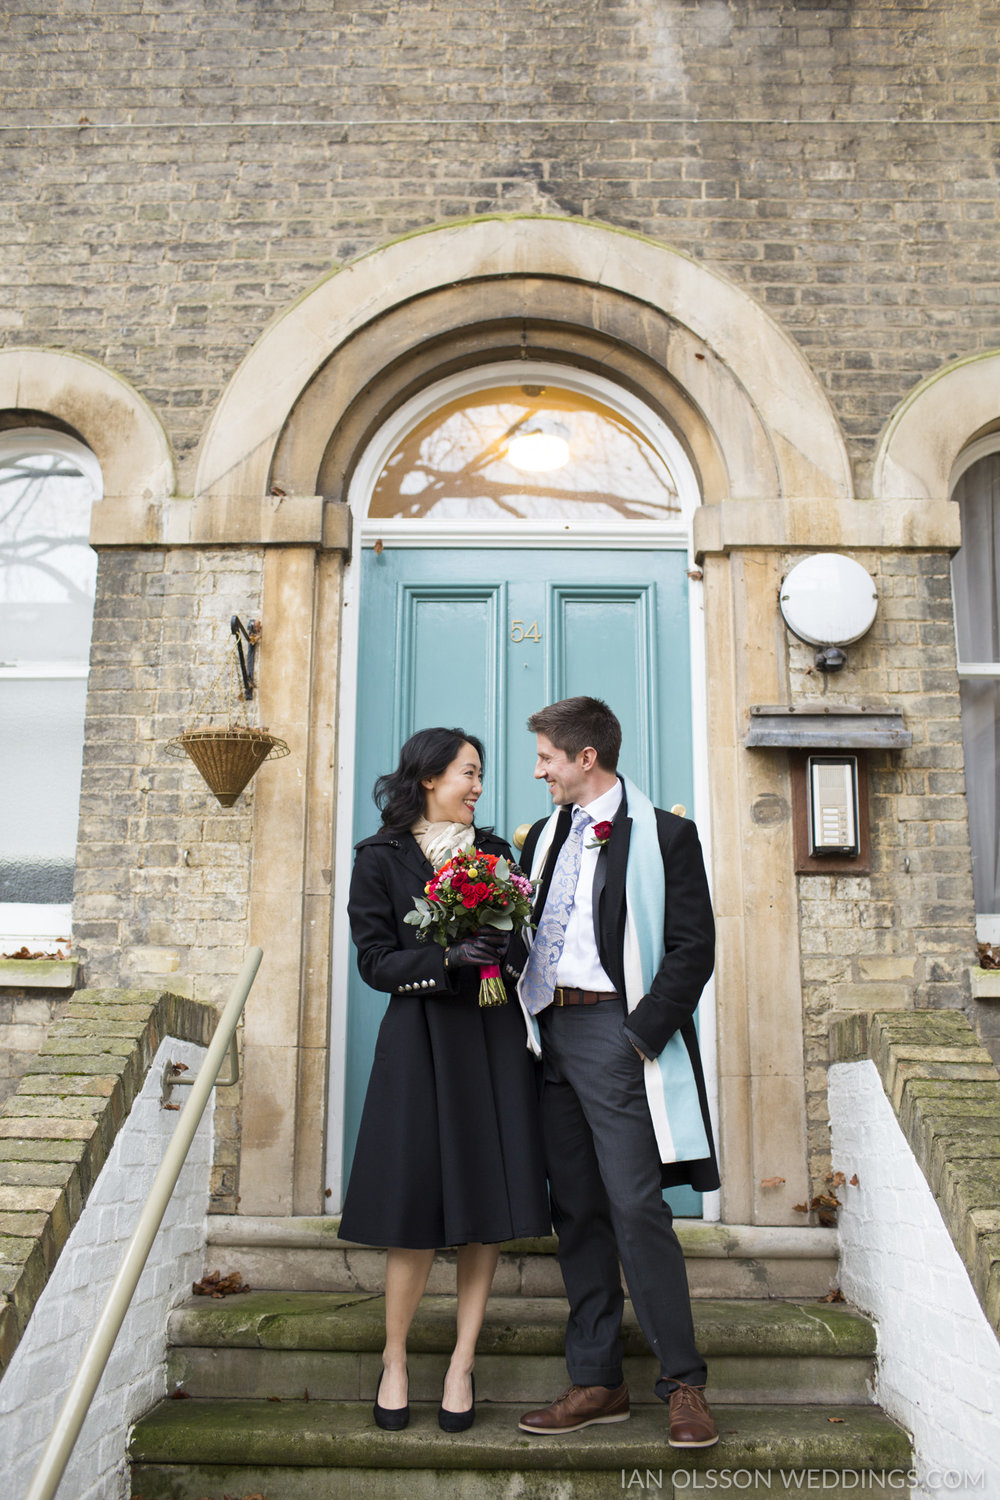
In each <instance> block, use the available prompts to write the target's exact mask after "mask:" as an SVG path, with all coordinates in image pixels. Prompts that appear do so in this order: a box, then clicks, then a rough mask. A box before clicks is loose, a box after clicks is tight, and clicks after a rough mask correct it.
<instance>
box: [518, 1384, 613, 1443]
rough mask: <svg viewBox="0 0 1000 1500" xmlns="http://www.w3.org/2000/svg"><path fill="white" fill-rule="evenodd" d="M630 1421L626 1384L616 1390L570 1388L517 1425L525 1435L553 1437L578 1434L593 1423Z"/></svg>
mask: <svg viewBox="0 0 1000 1500" xmlns="http://www.w3.org/2000/svg"><path fill="white" fill-rule="evenodd" d="M628 1418H629V1409H628V1386H627V1385H625V1383H624V1382H623V1383H622V1384H621V1385H620V1386H619V1387H618V1389H617V1390H614V1391H609V1390H608V1388H607V1386H603V1385H571V1386H570V1388H569V1390H568V1391H563V1393H562V1395H561V1396H557V1397H556V1399H555V1400H554V1401H553V1402H552V1405H551V1406H543V1407H542V1408H541V1410H540V1411H529V1412H525V1414H524V1416H523V1417H522V1418H521V1420H520V1422H518V1424H517V1425H518V1427H519V1428H520V1429H521V1431H522V1432H535V1433H538V1434H539V1436H550V1435H551V1434H552V1433H557V1432H577V1431H579V1429H580V1428H581V1427H589V1426H590V1425H591V1424H592V1423H594V1422H627V1421H628Z"/></svg>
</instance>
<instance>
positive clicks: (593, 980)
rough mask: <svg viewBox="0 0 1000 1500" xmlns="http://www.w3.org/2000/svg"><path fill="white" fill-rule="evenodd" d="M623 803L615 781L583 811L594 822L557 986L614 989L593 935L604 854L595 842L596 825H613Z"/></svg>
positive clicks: (588, 834)
mask: <svg viewBox="0 0 1000 1500" xmlns="http://www.w3.org/2000/svg"><path fill="white" fill-rule="evenodd" d="M621 800H622V784H621V782H620V781H618V780H617V779H616V781H615V784H614V786H613V787H609V789H608V790H607V791H606V792H602V793H601V795H600V796H599V797H596V798H595V799H594V801H593V802H588V803H587V805H586V807H585V808H584V809H583V810H584V812H585V813H587V814H588V815H589V816H590V817H591V818H592V819H593V821H592V822H591V823H590V824H588V826H587V828H586V830H585V832H584V835H583V849H582V850H581V853H580V874H579V876H578V877H577V882H576V895H575V897H574V898H573V909H572V911H571V912H570V914H569V922H568V923H567V924H566V937H565V941H564V943H563V951H562V957H561V958H560V960H559V965H558V967H557V969H556V984H559V985H564V986H566V987H567V988H569V989H579V990H613V989H614V985H613V983H612V982H611V980H610V979H609V978H608V976H607V974H606V973H605V972H604V968H603V966H602V964H601V960H600V955H599V954H598V952H597V938H596V936H595V934H594V875H595V874H596V872H597V857H598V855H599V854H600V852H601V851H600V848H599V847H598V846H597V844H596V842H595V839H594V824H595V823H610V822H611V820H612V818H613V817H614V815H615V813H616V812H617V811H618V809H619V807H620V806H621Z"/></svg>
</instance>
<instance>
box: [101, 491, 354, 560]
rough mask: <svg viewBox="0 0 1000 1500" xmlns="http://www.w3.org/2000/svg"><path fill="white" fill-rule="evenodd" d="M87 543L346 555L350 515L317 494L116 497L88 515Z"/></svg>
mask: <svg viewBox="0 0 1000 1500" xmlns="http://www.w3.org/2000/svg"><path fill="white" fill-rule="evenodd" d="M90 544H91V546H92V547H96V548H98V549H100V548H104V547H302V546H306V547H308V546H312V547H316V548H317V549H319V550H322V551H341V552H346V551H347V550H348V547H349V545H350V512H349V511H348V508H347V506H346V505H343V504H341V503H340V502H338V501H333V500H325V499H324V497H323V496H322V495H230V496H227V497H226V499H225V500H208V499H205V498H199V497H195V498H194V499H190V498H177V497H175V498H172V499H169V500H164V501H162V502H153V501H149V500H145V499H132V498H131V497H128V496H123V495H116V496H111V497H108V498H106V499H104V500H100V501H98V502H97V504H96V505H95V506H94V508H93V511H92V513H91V524H90Z"/></svg>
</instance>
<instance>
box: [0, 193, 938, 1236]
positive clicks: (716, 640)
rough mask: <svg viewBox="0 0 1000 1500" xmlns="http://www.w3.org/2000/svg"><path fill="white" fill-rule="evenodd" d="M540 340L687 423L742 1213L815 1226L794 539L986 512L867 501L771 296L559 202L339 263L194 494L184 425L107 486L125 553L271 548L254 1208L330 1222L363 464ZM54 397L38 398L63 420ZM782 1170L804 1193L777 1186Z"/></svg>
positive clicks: (252, 1124)
mask: <svg viewBox="0 0 1000 1500" xmlns="http://www.w3.org/2000/svg"><path fill="white" fill-rule="evenodd" d="M522 349H527V350H528V351H529V353H530V355H531V357H533V358H539V359H549V360H554V361H557V362H559V361H561V362H563V363H567V364H577V365H584V366H587V367H590V368H593V369H597V370H600V371H601V372H603V373H605V374H607V375H608V376H609V377H610V378H613V379H616V380H618V381H620V382H621V383H622V384H623V385H627V386H631V387H632V388H633V389H634V390H635V391H636V392H637V393H639V394H640V395H641V396H642V398H643V399H644V400H645V401H647V402H648V403H649V404H650V405H652V406H653V407H654V408H655V409H657V410H658V411H659V412H660V414H661V415H662V416H663V419H664V420H665V421H667V422H668V423H669V424H670V426H671V427H672V428H673V430H674V432H675V433H676V434H677V436H678V437H679V439H680V440H681V442H682V443H683V444H684V446H685V448H686V450H687V453H688V456H689V458H690V460H691V463H692V465H693V467H694V469H695V472H696V474H697V475H698V479H699V484H700V487H701V492H702V501H703V503H702V506H701V508H700V509H699V511H698V512H697V513H696V516H695V523H694V541H695V549H696V555H697V557H698V560H699V562H700V565H701V567H702V568H703V571H704V584H705V609H706V652H707V655H706V675H707V695H708V704H709V736H708V738H709V768H708V779H709V784H710V788H711V829H712V852H713V858H712V865H713V869H714V893H715V901H716V910H717V916H718V924H719V939H720V941H719V966H718V971H717V993H718V1056H719V1094H720V1150H721V1155H722V1160H723V1171H724V1188H723V1200H722V1217H723V1220H724V1221H726V1222H728V1223H743V1224H761V1225H766V1224H779V1225H780V1224H789V1223H799V1224H801V1218H800V1217H797V1216H796V1215H795V1213H794V1209H793V1205H794V1204H795V1203H797V1202H801V1201H802V1200H803V1198H804V1197H806V1196H807V1193H808V1179H807V1160H806V1111H805V1078H804V1064H803V1028H802V997H801V977H800V976H801V970H800V960H799V918H798V905H797V896H796V886H795V878H794V875H793V873H792V872H793V857H792V830H791V826H790V822H789V819H788V817H787V815H786V816H784V817H782V818H779V819H773V818H769V817H762V816H760V815H759V814H760V809H761V808H762V807H764V806H775V805H781V804H783V803H784V804H786V805H787V792H788V769H787V765H786V764H785V759H784V756H783V755H782V754H780V753H774V754H772V755H769V756H768V757H766V758H763V757H755V756H753V755H748V754H746V753H745V751H744V749H743V737H744V733H745V727H746V722H747V717H748V710H749V706H750V705H751V704H752V703H760V702H772V703H773V702H780V701H782V698H783V696H784V695H785V683H786V680H787V671H786V668H787V652H788V646H787V639H786V636H785V632H784V629H783V627H781V624H780V617H779V614H778V610H777V608H776V603H775V601H776V592H777V588H778V584H779V582H780V578H781V576H782V572H783V569H784V566H785V565H786V564H785V562H784V559H785V558H786V556H787V553H788V552H789V551H790V550H795V549H801V548H808V549H809V550H816V549H817V548H819V547H822V548H832V547H838V548H855V547H883V548H898V547H928V546H931V547H933V546H936V547H954V546H955V545H957V521H956V518H955V516H954V511H953V508H952V507H950V506H949V505H948V502H947V500H946V498H945V495H944V493H942V492H935V490H934V489H932V490H931V491H930V495H929V496H928V494H927V492H926V491H921V490H920V489H915V490H914V491H913V492H911V493H901V492H900V490H899V485H898V484H896V485H892V484H889V485H888V486H887V490H886V497H885V498H884V499H883V498H881V497H880V494H875V495H873V496H869V497H865V498H861V499H857V498H855V496H854V491H853V484H852V476H851V473H850V468H849V465H848V461H847V456H846V450H845V446H844V443H843V440H842V436H841V433H840V430H839V428H838V425H837V422H836V419H835V417H834V415H833V412H832V410H831V408H830V405H829V403H828V401H827V399H826V396H825V394H824V392H823V390H822V388H821V386H820V384H819V381H818V380H817V378H816V377H815V375H814V374H813V373H812V371H811V369H810V367H809V365H808V364H807V362H806V360H805V358H804V357H803V354H802V352H801V350H800V349H799V347H798V346H797V345H796V344H795V343H794V342H793V341H792V340H791V339H790V338H789V337H788V336H787V335H785V334H784V333H783V331H782V330H781V329H780V328H779V327H778V325H777V324H776V323H774V322H773V321H772V320H771V318H770V317H769V316H768V314H767V313H766V312H765V311H764V310H763V308H761V307H760V306H759V305H758V304H757V303H756V302H755V301H754V300H753V299H752V298H751V297H749V296H748V295H747V293H746V292H744V291H742V290H741V289H739V288H737V287H735V286H734V285H733V284H732V283H730V282H729V281H727V280H726V279H725V278H724V277H722V276H720V275H718V274H717V273H715V272H713V271H711V270H709V269H707V268H706V267H705V266H703V265H701V264H700V263H698V262H697V261H695V260H693V259H691V258H690V257H688V256H685V255H683V254H680V253H679V252H677V251H674V250H671V249H670V248H668V247H666V246H664V245H661V244H659V243H655V242H652V241H649V240H646V239H643V238H640V237H638V236H635V235H632V234H628V233H623V232H621V231H617V230H613V229H610V228H607V227H605V226H602V225H599V224H594V223H587V222H584V221H580V220H562V219H555V218H553V219H549V218H543V217H540V216H533V217H495V218H486V219H480V220H474V221H470V222H466V223H458V224H453V225H446V226H444V227H440V228H436V229H432V230H428V231H425V232H423V233H420V234H416V235H413V236H410V237H408V238H406V239H403V240H400V241H397V242H394V243H392V244H390V245H387V246H385V247H383V248H382V249H380V250H378V251H376V252H373V253H372V254H370V255H367V256H365V257H363V258H362V259H361V260H359V261H357V262H355V263H353V264H351V265H348V266H347V267H345V268H343V269H342V270H339V271H336V272H334V273H333V274H331V275H330V276H328V277H327V278H326V279H324V280H323V281H322V282H320V283H319V284H318V285H317V286H316V287H315V288H314V289H313V290H312V291H311V292H309V293H308V294H307V295H305V296H304V297H302V298H301V299H300V300H299V301H298V302H296V303H295V304H294V305H293V306H292V307H291V308H289V309H288V310H287V311H285V312H283V313H282V314H280V315H279V316H278V317H277V318H276V319H275V320H274V321H273V322H272V323H271V325H270V326H269V328H267V329H266V330H265V332H264V333H263V335H262V336H261V338H260V339H259V340H258V342H257V343H256V344H255V345H254V347H253V348H252V349H251V351H250V352H249V354H248V355H247V356H246V358H245V359H244V361H243V363H242V364H241V365H240V366H239V368H238V369H237V371H236V373H235V375H234V376H233V378H232V380H231V381H230V383H229V385H228V387H227V388H226V390H225V392H224V393H223V395H222V397H221V399H220V401H219V404H218V406H217V407H216V410H215V412H214V414H213V416H212V418H211V421H210V423H209V425H208V428H207V430H206V433H205V436H204V440H203V442H202V443H201V445H200V448H199V450H198V454H197V464H196V472H193V473H192V474H191V475H190V476H184V475H183V474H182V476H181V480H180V483H181V485H182V486H183V487H184V488H185V489H187V491H188V493H187V494H184V493H178V492H177V491H176V490H172V488H171V484H170V482H169V481H168V480H167V478H166V476H167V475H169V454H166V453H165V452H164V447H165V445H161V447H160V448H159V449H157V447H156V444H155V442H154V443H153V444H152V447H151V448H150V450H149V452H148V454H147V455H146V459H145V461H144V464H140V466H139V467H140V468H144V470H145V473H144V474H140V473H136V472H135V469H134V468H133V471H132V472H131V473H130V474H129V475H128V477H127V479H126V480H123V482H122V484H120V485H119V484H107V483H106V498H105V499H104V500H103V501H102V502H100V504H99V505H97V506H96V507H95V513H94V523H93V532H92V540H93V542H94V544H95V545H96V546H98V547H99V548H100V547H123V546H125V547H129V546H130V547H143V546H146V547H167V548H170V547H206V548H208V547H220V546H222V547H245V548H248V549H249V548H257V549H263V555H264V564H263V567H264V574H263V619H264V622H265V629H266V631H267V641H268V647H267V654H268V662H269V670H268V672H267V673H266V674H264V675H263V677H262V683H261V722H263V723H269V724H271V725H273V726H279V727H280V731H281V733H282V734H283V735H284V737H285V738H287V739H288V740H289V742H290V743H292V742H294V746H295V749H296V752H297V753H296V754H295V755H293V756H292V757H290V758H289V759H288V760H286V761H283V762H280V763H278V764H277V765H275V766H274V767H273V768H272V769H271V773H270V774H269V775H268V777H267V778H266V779H265V778H261V780H260V782H259V785H258V787H257V788H256V791H255V797H254V812H253V819H254V827H253V865H252V876H251V886H250V911H249V931H248V935H247V938H248V941H249V942H254V943H259V944H260V945H261V946H262V947H263V948H264V950H265V962H264V968H263V969H262V973H261V978H260V981H259V982H258V985H257V986H256V987H255V992H254V996H252V997H251V1002H250V1004H249V1005H248V1008H247V1016H246V1027H245V1036H244V1047H245V1051H244V1056H245V1086H244V1095H243V1120H242V1158H241V1166H240V1198H241V1202H240V1211H241V1212H242V1213H245V1214H255V1215H288V1214H299V1215H303V1214H317V1213H320V1212H322V1210H323V1207H324V1203H325V1197H324V1194H325V1190H326V1186H327V1184H326V1180H325V1172H324V1159H323V1137H324V1128H323V1127H324V1115H325V1111H326V1058H327V1052H328V1048H329V1046H330V1040H331V1017H330V1007H329V971H330V931H331V912H332V903H333V902H334V901H337V900H339V899H342V893H340V892H338V891H337V890H336V889H333V890H331V881H332V874H333V847H334V834H335V830H334V827H333V824H334V816H333V809H334V806H335V783H336V769H337V760H338V747H337V721H338V691H339V688H338V666H339V663H338V642H339V636H340V621H341V613H342V600H341V579H342V573H343V567H344V558H345V556H346V555H347V554H348V552H349V548H350V541H351V536H350V519H351V518H350V514H349V510H348V507H347V504H346V502H345V496H346V494H347V486H348V483H349V480H350V475H351V471H352V467H353V464H354V463H355V462H356V460H357V456H358V454H359V453H360V452H361V450H362V449H363V447H364V444H365V442H366V441H367V439H368V438H369V437H370V436H371V435H372V433H373V432H374V431H375V430H376V428H377V427H378V425H380V423H381V422H382V421H383V420H384V419H385V418H386V416H387V415H388V414H389V413H390V412H391V411H392V410H394V409H395V408H396V407H397V406H398V405H400V404H401V403H402V402H403V401H405V400H406V399H408V398H409V396H411V395H412V394H413V392H414V391H415V390H416V389H418V388H419V387H420V386H421V385H423V384H427V383H429V382H430V381H431V380H433V379H435V378H439V377H441V376H443V375H446V374H448V373H449V372H450V371H451V370H453V369H456V368H460V367H462V366H463V365H467V364H469V363H476V362H478V361H479V360H489V361H495V360H497V359H502V358H511V357H517V356H518V354H519V352H520V351H521V350H522ZM11 353H12V354H14V355H18V356H19V357H23V356H25V355H26V353H27V354H29V355H30V353H31V351H11ZM9 357H10V356H8V358H9ZM52 358H55V359H66V358H69V357H67V356H56V355H54V356H52ZM82 363H88V364H89V363H90V362H82ZM9 368H12V367H9ZM61 368H62V369H65V366H61ZM94 368H95V369H96V370H99V369H100V367H98V366H95V367H94ZM0 374H2V367H0ZM95 378H96V377H95ZM106 378H107V379H109V380H110V379H112V378H113V377H110V376H107V377H106ZM2 395H3V392H2V391H0V396H2ZM44 395H45V393H44V392H43V391H38V392H37V393H36V394H35V396H34V397H33V399H32V401H31V405H32V406H33V407H35V408H36V409H38V410H47V409H51V407H50V404H49V403H48V402H47V401H46V400H45V399H44ZM9 404H11V405H16V404H23V402H22V403H18V402H17V401H11V402H10V403H9ZM67 420H69V419H68V418H67ZM100 425H101V424H100V418H99V414H98V413H96V409H95V412H94V413H91V414H90V415H89V416H88V415H87V414H86V413H84V414H82V415H81V414H79V413H78V414H77V418H76V419H75V420H73V426H74V427H75V428H76V430H78V431H79V432H80V433H81V436H83V437H84V439H85V440H86V441H91V436H90V432H91V431H92V432H93V433H94V438H93V441H92V446H94V447H95V451H98V453H99V456H100V450H99V448H98V433H99V430H100ZM155 430H157V429H155V427H154V426H152V425H151V426H150V428H149V431H150V432H153V433H154V435H155ZM144 451H145V450H144ZM102 462H103V460H102ZM164 464H166V465H167V467H166V468H164ZM883 467H885V466H883ZM893 472H896V471H893ZM105 476H106V480H107V476H108V469H107V467H105ZM171 478H172V476H171ZM154 480H155V482H154ZM884 481H885V475H884V474H883V475H882V482H884ZM903 489H904V490H905V489H906V486H905V484H904V485H903ZM776 1176H780V1177H782V1178H783V1179H784V1182H783V1183H782V1184H781V1185H780V1186H778V1187H771V1188H769V1189H763V1188H762V1187H761V1185H760V1184H761V1180H762V1179H764V1178H769V1177H776Z"/></svg>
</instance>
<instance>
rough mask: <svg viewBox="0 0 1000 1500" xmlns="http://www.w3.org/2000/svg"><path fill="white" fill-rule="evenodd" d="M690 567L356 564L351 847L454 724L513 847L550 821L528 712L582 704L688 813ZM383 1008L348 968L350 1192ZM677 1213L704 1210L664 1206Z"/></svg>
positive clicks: (630, 760)
mask: <svg viewBox="0 0 1000 1500" xmlns="http://www.w3.org/2000/svg"><path fill="white" fill-rule="evenodd" d="M686 569H687V555H686V553H684V552H679V551H677V552H671V551H662V552H639V551H621V552H606V551H599V550H586V551H584V550H581V551H568V550H566V551H564V550H561V549H560V550H551V551H541V550H532V549H525V550H520V549H518V550H514V549H510V550H488V549H482V550H468V551H465V550H458V549H455V550H452V549H450V548H449V549H446V550H441V551H432V550H429V549H427V550H425V549H421V548H393V549H389V548H387V549H385V550H383V551H382V552H380V553H379V554H376V553H375V552H374V550H372V549H366V550H365V551H364V552H363V554H362V576H361V623H360V629H359V648H358V707H357V741H356V750H355V767H356V772H355V797H354V841H355V842H357V841H358V840H359V839H362V838H365V837H367V835H368V834H370V833H373V832H374V831H375V830H376V828H377V827H378V826H379V815H378V811H377V809H376V808H375V805H374V803H373V801H372V788H373V786H374V784H375V780H376V778H377V777H378V776H379V775H380V774H381V773H382V772H384V771H388V770H392V769H393V767H394V766H395V765H396V762H397V759H398V752H399V747H400V745H401V744H402V743H403V741H404V740H406V739H407V738H408V737H409V735H411V734H413V733H414V731H415V730H417V729H423V728H426V727H428V726H430V725H434V724H443V725H447V726H449V727H450V726H454V725H457V726H460V727H461V728H463V729H465V730H467V731H469V732H470V733H471V734H475V735H476V736H477V737H478V738H479V739H481V740H482V742H483V745H484V747H485V752H486V753H485V774H484V778H483V780H484V789H483V796H482V798H481V800H480V802H479V807H478V810H477V812H478V816H477V822H479V823H480V824H483V825H489V824H492V825H493V826H494V827H495V828H496V830H497V832H498V833H500V834H502V835H503V836H504V837H505V838H507V839H510V838H511V837H512V835H513V833H514V830H515V829H516V828H517V827H518V826H519V825H520V824H522V823H532V822H534V821H535V820H536V819H537V818H540V817H546V816H547V815H548V814H549V813H550V812H551V810H552V803H551V799H550V797H549V794H548V790H547V788H546V787H545V785H544V783H541V782H536V781H535V780H534V777H533V775H532V772H533V770H534V764H535V740H534V736H533V735H531V734H529V733H528V730H527V728H526V721H527V718H528V715H529V714H531V713H532V712H534V710H535V709H537V708H541V707H543V706H544V705H545V704H546V703H554V702H556V701H557V700H558V699H560V698H568V697H571V696H573V695H574V694H577V693H586V694H590V695H591V696H593V697H597V698H603V699H604V700H605V701H606V702H607V703H608V704H610V706H611V708H612V709H613V710H614V712H615V713H616V714H617V716H618V718H619V720H620V721H621V725H622V754H621V760H620V762H619V767H620V769H621V770H622V771H624V772H625V773H626V774H627V775H628V776H630V777H631V778H632V780H633V781H635V782H636V784H637V785H638V786H640V787H642V788H643V789H644V790H645V791H647V792H648V793H649V795H650V796H651V797H652V799H653V801H654V802H655V803H656V805H657V806H658V807H668V808H669V807H672V806H673V805H674V804H675V803H678V802H680V803H683V804H684V806H685V807H687V808H688V809H690V808H691V806H692V802H693V789H692V743H691V682H690V652H689V632H688V579H687V572H686ZM387 1004H388V997H387V996H385V995H377V994H375V993H374V992H373V991H372V990H370V989H369V988H368V986H367V985H365V984H364V983H363V981H362V980H361V978H360V977H359V975H358V973H357V967H356V965H355V963H354V961H353V954H352V956H351V974H350V985H349V1004H348V1029H347V1058H346V1085H345V1119H344V1167H345V1179H344V1180H345V1181H346V1180H347V1175H348V1172H349V1169H350V1163H351V1160H352V1158H353V1155H354V1144H355V1140H356V1138H357V1131H358V1125H359V1122H360V1118H361V1107H362V1104H363V1103H364V1096H365V1089H366V1086H367V1082H368V1074H369V1071H370V1068H371V1060H372V1054H373V1052H374V1046H375V1037H376V1033H377V1032H378V1027H379V1023H380V1021H381V1019H382V1015H383V1013H384V1011H385V1007H386V1005H387ZM669 1198H670V1202H671V1204H672V1206H673V1208H674V1211H675V1212H677V1213H685V1214H698V1213H700V1211H701V1209H700V1197H699V1196H698V1195H697V1194H694V1193H691V1192H689V1191H687V1190H686V1189H680V1190H677V1191H676V1192H672V1193H671V1194H670V1195H669Z"/></svg>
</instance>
